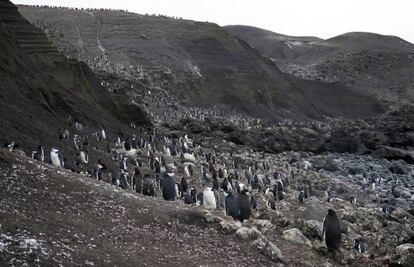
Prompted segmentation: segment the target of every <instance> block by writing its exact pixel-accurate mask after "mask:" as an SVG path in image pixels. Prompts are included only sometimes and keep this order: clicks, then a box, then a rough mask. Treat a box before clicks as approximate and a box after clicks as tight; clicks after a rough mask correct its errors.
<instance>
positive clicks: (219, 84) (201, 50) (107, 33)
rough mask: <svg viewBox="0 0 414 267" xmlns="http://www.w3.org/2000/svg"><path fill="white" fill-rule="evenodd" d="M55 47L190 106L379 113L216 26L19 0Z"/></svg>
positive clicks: (265, 113)
mask: <svg viewBox="0 0 414 267" xmlns="http://www.w3.org/2000/svg"><path fill="white" fill-rule="evenodd" d="M19 11H20V12H21V13H22V14H23V15H24V16H25V18H27V19H28V20H29V21H31V22H32V23H33V24H35V25H37V26H38V27H40V28H42V29H44V30H45V32H46V33H47V34H48V35H49V37H50V38H51V39H52V40H53V41H54V43H55V44H56V45H57V46H58V48H59V49H60V50H61V51H63V52H65V53H67V54H68V55H69V56H71V57H72V58H77V59H80V60H82V61H84V62H86V63H88V64H89V66H91V67H92V68H93V69H96V70H104V71H106V72H110V73H116V74H120V73H121V74H122V75H123V76H126V77H129V78H133V79H135V80H137V81H139V82H140V83H141V84H143V85H145V86H149V87H151V88H162V89H166V90H167V91H168V92H170V93H171V94H173V95H174V96H176V97H177V99H178V100H179V101H180V102H182V103H186V104H189V105H197V106H210V105H212V104H216V105H221V106H223V107H227V108H230V109H237V110H239V111H242V112H248V113H249V114H251V115H256V116H261V117H266V118H271V119H281V118H285V117H289V118H294V119H299V118H302V119H303V118H321V117H322V116H324V115H327V116H343V117H352V118H355V117H365V116H372V115H376V114H379V113H381V112H382V108H381V107H380V106H379V105H378V103H377V102H376V101H375V100H374V99H373V98H371V97H365V96H362V95H361V94H359V93H356V92H351V91H350V90H348V89H347V88H345V87H343V86H339V85H334V84H325V83H321V82H307V81H304V80H300V79H297V78H295V77H293V76H290V75H286V74H284V73H282V72H280V71H279V69H278V68H277V67H276V66H275V65H274V64H273V62H272V61H270V60H268V59H267V58H264V57H262V56H261V55H260V54H258V53H257V51H255V50H254V49H252V48H251V47H250V46H249V45H247V44H246V43H245V42H244V41H241V40H240V39H236V38H233V37H231V36H230V35H229V34H228V33H227V32H226V31H225V30H224V29H222V28H221V27H219V26H218V25H215V24H211V23H204V22H195V21H188V20H181V19H172V18H166V17H160V16H143V15H139V14H133V13H127V12H122V11H106V10H72V9H65V8H44V7H28V6H20V7H19Z"/></svg>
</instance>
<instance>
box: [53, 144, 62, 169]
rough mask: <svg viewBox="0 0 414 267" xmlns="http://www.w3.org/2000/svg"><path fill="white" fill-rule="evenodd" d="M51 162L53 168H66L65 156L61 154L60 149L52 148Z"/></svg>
mask: <svg viewBox="0 0 414 267" xmlns="http://www.w3.org/2000/svg"><path fill="white" fill-rule="evenodd" d="M50 160H51V162H52V165H53V166H55V167H61V168H63V167H64V160H63V156H62V155H61V154H60V153H59V150H58V149H56V148H52V150H51V151H50Z"/></svg>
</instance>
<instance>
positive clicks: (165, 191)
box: [162, 169, 177, 201]
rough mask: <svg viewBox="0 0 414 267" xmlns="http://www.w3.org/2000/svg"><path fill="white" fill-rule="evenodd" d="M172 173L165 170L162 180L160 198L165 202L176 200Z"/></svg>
mask: <svg viewBox="0 0 414 267" xmlns="http://www.w3.org/2000/svg"><path fill="white" fill-rule="evenodd" d="M176 194H177V193H176V189H175V178H174V173H173V172H172V171H171V170H169V169H167V170H166V171H165V173H164V177H163V179H162V197H163V198H164V200H167V201H174V200H175V198H176Z"/></svg>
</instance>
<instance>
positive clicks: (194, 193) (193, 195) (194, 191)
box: [190, 187, 197, 205]
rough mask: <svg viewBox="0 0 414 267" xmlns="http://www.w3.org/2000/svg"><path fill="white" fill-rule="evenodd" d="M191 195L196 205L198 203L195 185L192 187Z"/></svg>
mask: <svg viewBox="0 0 414 267" xmlns="http://www.w3.org/2000/svg"><path fill="white" fill-rule="evenodd" d="M190 196H191V199H192V201H193V202H192V204H193V205H195V204H196V203H197V190H196V189H195V188H194V187H192V188H191V189H190Z"/></svg>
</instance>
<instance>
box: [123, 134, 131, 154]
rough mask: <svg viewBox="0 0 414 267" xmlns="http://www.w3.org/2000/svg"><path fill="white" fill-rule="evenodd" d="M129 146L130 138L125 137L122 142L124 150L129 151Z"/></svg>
mask: <svg viewBox="0 0 414 267" xmlns="http://www.w3.org/2000/svg"><path fill="white" fill-rule="evenodd" d="M131 148H132V146H131V140H130V138H129V137H128V138H126V139H125V142H124V149H125V150H126V151H130V150H131Z"/></svg>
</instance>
